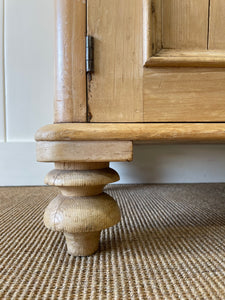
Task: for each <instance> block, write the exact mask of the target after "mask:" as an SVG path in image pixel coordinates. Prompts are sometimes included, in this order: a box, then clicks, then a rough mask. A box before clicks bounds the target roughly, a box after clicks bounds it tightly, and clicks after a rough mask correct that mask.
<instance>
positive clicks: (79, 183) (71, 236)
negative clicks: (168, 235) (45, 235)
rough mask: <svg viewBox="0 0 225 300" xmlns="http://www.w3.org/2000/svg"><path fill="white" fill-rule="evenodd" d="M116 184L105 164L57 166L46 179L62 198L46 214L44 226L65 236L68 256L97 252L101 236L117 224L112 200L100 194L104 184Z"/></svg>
mask: <svg viewBox="0 0 225 300" xmlns="http://www.w3.org/2000/svg"><path fill="white" fill-rule="evenodd" d="M118 180H119V175H118V174H117V173H116V171H114V170H112V169H110V168H109V164H107V163H102V164H100V163H98V164H96V163H82V164H78V163H76V164H75V163H66V164H64V163H58V164H57V165H56V169H55V170H53V171H51V172H50V173H49V174H48V175H47V176H46V178H45V183H46V184H48V185H53V186H58V187H59V189H60V191H61V194H59V195H58V196H57V197H56V198H54V199H53V200H52V201H51V202H50V204H49V205H48V207H47V208H46V210H45V214H44V223H45V225H46V226H47V227H48V228H49V229H51V230H54V231H62V232H64V235H65V238H66V243H67V249H68V252H69V253H70V254H71V255H74V256H87V255H91V254H93V253H94V252H96V251H97V249H98V247H99V239H100V232H101V230H102V229H106V228H108V227H110V226H113V225H115V224H116V223H118V222H119V221H120V210H119V207H118V205H117V203H116V202H115V201H114V200H113V198H112V197H110V196H109V195H107V194H105V193H103V188H104V186H105V185H106V184H108V183H112V182H116V181H118Z"/></svg>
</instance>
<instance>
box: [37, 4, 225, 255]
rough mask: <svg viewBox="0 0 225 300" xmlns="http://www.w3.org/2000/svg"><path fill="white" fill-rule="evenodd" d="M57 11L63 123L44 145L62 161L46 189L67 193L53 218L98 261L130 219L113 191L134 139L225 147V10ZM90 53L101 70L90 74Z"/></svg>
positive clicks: (94, 7)
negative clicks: (111, 234)
mask: <svg viewBox="0 0 225 300" xmlns="http://www.w3.org/2000/svg"><path fill="white" fill-rule="evenodd" d="M55 3H56V69H55V73H56V85H55V86H56V90H55V123H56V124H52V125H48V126H45V127H43V128H41V129H40V130H39V131H38V132H37V134H36V140H37V142H38V143H37V158H38V160H39V161H43V162H55V170H53V171H52V172H50V173H49V174H48V175H47V177H46V183H47V184H50V185H55V186H58V187H60V190H61V194H60V195H59V196H58V197H56V198H55V199H54V200H53V201H52V202H51V203H50V204H49V206H48V208H47V209H46V212H45V217H44V220H45V224H46V226H47V227H48V228H51V229H53V230H57V231H63V232H64V233H65V236H66V240H67V245H68V251H69V253H71V254H72V255H89V254H91V253H93V252H95V251H96V250H97V248H98V240H99V235H100V231H101V230H102V229H104V228H107V227H109V226H112V225H113V224H115V223H116V222H118V221H119V218H120V214H119V210H118V207H117V205H116V202H115V201H114V200H113V199H112V198H111V197H109V196H108V195H106V194H105V193H103V187H104V186H105V185H106V184H108V183H110V182H115V181H117V180H118V179H119V177H118V174H116V172H115V171H113V170H112V169H110V168H109V162H110V161H129V160H131V159H132V143H133V142H134V141H142V142H143V141H147V142H148V143H149V142H152V143H153V142H214V143H215V142H219V143H222V142H224V141H225V123H224V122H225V55H224V54H225V4H224V1H223V0H198V1H197V0H182V1H181V0H110V1H109V0H87V3H86V2H85V1H80V0H55ZM86 35H88V36H92V38H93V40H94V46H93V45H91V48H90V49H89V47H86V46H89V45H85V40H86ZM86 48H87V49H88V51H87V49H86ZM91 50H93V53H92V52H90V51H91ZM86 52H88V53H89V58H90V59H91V60H93V62H94V71H93V72H89V71H88V73H86V66H87V61H86V60H87V56H86ZM90 53H92V54H93V56H92V54H91V55H90Z"/></svg>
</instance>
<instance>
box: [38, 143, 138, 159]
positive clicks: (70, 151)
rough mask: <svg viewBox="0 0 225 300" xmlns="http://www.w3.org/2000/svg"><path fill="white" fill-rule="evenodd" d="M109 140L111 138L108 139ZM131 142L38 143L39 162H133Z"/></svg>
mask: <svg viewBox="0 0 225 300" xmlns="http://www.w3.org/2000/svg"><path fill="white" fill-rule="evenodd" d="M108 139H109V138H108ZM132 157H133V146H132V142H130V141H89V140H88V139H87V141H61V142H50V141H46V142H38V143H37V160H38V161H43V162H68V161H70V162H71V161H75V162H105V161H131V160H132Z"/></svg>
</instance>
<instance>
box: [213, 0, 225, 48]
mask: <svg viewBox="0 0 225 300" xmlns="http://www.w3.org/2000/svg"><path fill="white" fill-rule="evenodd" d="M209 49H210V50H214V49H221V50H225V1H224V0H213V1H211V2H210V26H209Z"/></svg>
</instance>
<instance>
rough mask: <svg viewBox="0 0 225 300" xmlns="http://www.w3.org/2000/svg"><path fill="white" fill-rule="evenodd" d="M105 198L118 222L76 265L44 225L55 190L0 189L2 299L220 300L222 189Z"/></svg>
mask: <svg viewBox="0 0 225 300" xmlns="http://www.w3.org/2000/svg"><path fill="white" fill-rule="evenodd" d="M107 192H108V193H109V194H111V195H112V196H113V197H114V198H115V199H116V200H117V201H118V203H119V205H120V207H121V210H122V214H123V218H122V221H121V223H120V224H119V225H117V226H115V227H113V228H111V229H109V230H106V231H104V232H103V233H102V236H101V248H100V251H99V252H97V253H96V254H95V255H94V256H91V257H87V258H74V257H71V256H70V255H68V254H67V252H66V247H65V241H64V237H63V235H62V234H60V233H54V232H51V231H49V230H47V229H46V228H45V227H44V225H43V222H42V216H43V210H44V208H45V207H46V205H47V203H48V202H49V201H50V200H51V199H52V198H53V197H54V196H55V195H56V193H57V190H56V189H55V188H50V187H47V188H46V187H25V188H24V187H16V188H0V215H1V217H0V223H1V225H0V226H1V227H0V228H1V235H0V238H1V243H0V299H10V300H11V299H32V300H33V299H79V300H80V299H93V300H95V299H108V300H111V299H118V300H120V299H191V300H193V299H204V300H206V299H225V184H200V185H199V184H197V185H193V184H192V185H131V186H129V185H128V186H120V185H117V186H113V187H109V188H108V189H107Z"/></svg>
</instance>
